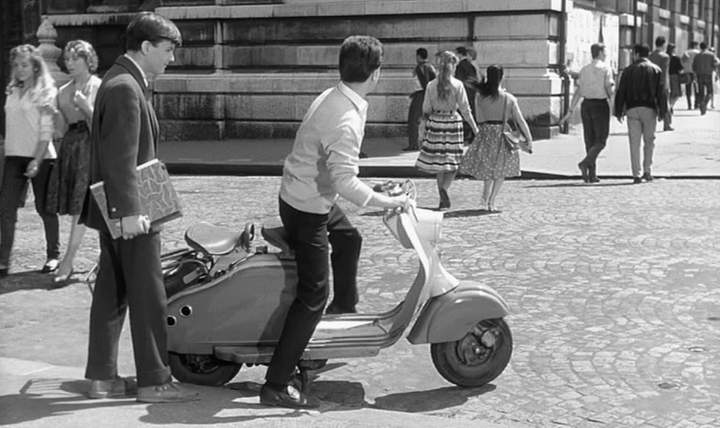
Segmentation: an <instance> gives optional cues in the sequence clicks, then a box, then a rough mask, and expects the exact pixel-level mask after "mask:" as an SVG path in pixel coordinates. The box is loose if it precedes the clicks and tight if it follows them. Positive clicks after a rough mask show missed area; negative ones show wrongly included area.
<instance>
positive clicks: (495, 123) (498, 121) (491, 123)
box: [480, 120, 503, 125]
mask: <svg viewBox="0 0 720 428" xmlns="http://www.w3.org/2000/svg"><path fill="white" fill-rule="evenodd" d="M483 124H484V125H502V124H503V121H502V120H486V121H485V122H482V123H480V125H483Z"/></svg>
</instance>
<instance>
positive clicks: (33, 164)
mask: <svg viewBox="0 0 720 428" xmlns="http://www.w3.org/2000/svg"><path fill="white" fill-rule="evenodd" d="M39 170H40V162H38V161H36V160H35V159H33V160H31V161H30V162H28V164H27V167H26V168H25V177H27V178H33V177H35V176H36V175H37V173H38V171H39Z"/></svg>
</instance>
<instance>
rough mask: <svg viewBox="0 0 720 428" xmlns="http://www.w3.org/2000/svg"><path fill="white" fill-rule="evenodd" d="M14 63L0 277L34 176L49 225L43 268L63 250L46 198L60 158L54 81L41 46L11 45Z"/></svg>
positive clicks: (51, 266) (0, 215)
mask: <svg viewBox="0 0 720 428" xmlns="http://www.w3.org/2000/svg"><path fill="white" fill-rule="evenodd" d="M10 65H11V67H12V72H11V78H10V83H9V84H8V85H7V89H6V94H7V98H6V100H5V166H4V168H3V177H2V187H0V277H3V276H6V275H7V274H8V271H9V269H10V253H11V251H12V246H13V242H14V240H15V223H16V222H17V210H18V208H19V207H21V206H23V204H24V202H25V201H24V198H25V194H26V189H27V187H26V186H27V182H28V179H30V181H31V183H32V187H33V194H34V196H35V210H36V211H37V213H38V214H39V215H40V217H41V218H42V222H43V227H44V229H45V241H46V256H47V259H46V261H45V265H44V266H43V268H42V270H41V271H42V272H44V273H49V272H53V271H54V270H55V269H57V266H58V257H59V255H60V244H59V236H58V235H59V229H58V217H57V215H56V214H51V213H49V212H48V210H47V208H46V206H45V197H46V191H47V187H48V181H49V178H50V170H51V169H52V166H53V163H54V161H55V158H56V154H55V147H54V146H53V143H52V136H53V118H52V114H50V113H49V111H48V108H51V107H49V106H52V105H53V103H54V102H55V94H56V93H57V89H55V82H54V81H53V78H52V76H50V73H49V72H48V69H47V66H46V65H45V62H44V61H43V59H42V56H41V55H40V51H39V50H38V49H37V48H36V47H35V46H32V45H20V46H16V47H14V48H12V49H11V50H10Z"/></svg>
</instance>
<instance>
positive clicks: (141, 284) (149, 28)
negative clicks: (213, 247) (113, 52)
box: [80, 12, 197, 403]
mask: <svg viewBox="0 0 720 428" xmlns="http://www.w3.org/2000/svg"><path fill="white" fill-rule="evenodd" d="M181 42H182V39H181V36H180V31H179V30H178V29H177V27H176V26H175V24H173V23H172V22H171V21H170V20H168V19H166V18H164V17H162V16H160V15H157V14H154V13H151V12H145V13H141V14H139V15H138V16H136V17H135V18H134V19H133V20H132V21H131V22H130V24H129V25H128V27H127V30H126V53H125V54H124V55H121V56H120V57H118V58H117V60H115V64H114V65H113V66H112V67H111V68H110V69H109V70H108V71H107V73H106V74H105V76H104V79H103V82H102V85H101V86H100V89H99V90H98V93H97V97H96V100H95V112H94V115H93V123H92V131H91V136H90V140H91V160H90V183H97V182H99V181H103V182H104V186H105V192H106V194H107V205H108V206H107V210H108V213H109V216H110V217H111V218H117V219H120V222H121V223H120V224H121V230H122V238H118V239H112V237H111V235H110V233H109V232H108V229H107V227H106V225H105V222H104V221H103V218H102V216H101V214H100V211H99V209H98V206H97V205H96V203H95V200H94V199H92V197H91V196H90V192H88V193H87V196H86V199H85V205H84V207H83V212H82V214H81V217H80V221H81V222H82V223H84V224H86V225H87V226H88V227H90V228H93V229H97V230H98V231H99V234H100V262H99V270H98V274H97V280H96V282H95V292H94V295H93V301H92V306H91V309H90V334H89V346H88V362H87V367H86V372H85V377H86V378H88V379H90V390H89V392H88V396H89V397H90V398H106V397H114V396H125V395H129V394H131V393H132V391H131V389H134V388H133V386H131V383H130V382H129V381H128V380H127V379H123V378H121V377H118V373H117V353H118V342H119V338H120V332H121V330H122V325H123V321H124V319H125V313H126V312H127V309H128V307H129V308H130V327H131V330H132V341H133V350H134V353H135V365H136V370H137V400H138V401H141V402H149V403H165V402H178V401H188V400H192V399H195V398H196V396H197V394H195V393H191V392H188V391H186V390H183V389H181V388H180V387H178V386H177V385H176V384H174V383H173V382H172V377H171V375H170V369H169V367H168V361H167V360H168V357H167V343H166V342H167V326H166V324H165V322H166V313H167V309H166V303H167V296H166V294H165V289H164V286H163V279H162V269H161V265H160V235H159V231H157V230H153V229H151V227H150V221H149V219H148V217H147V216H146V215H145V213H143V212H142V209H141V206H140V198H139V195H138V176H137V169H136V167H137V166H138V165H140V164H143V163H145V162H147V161H150V160H152V159H154V158H156V157H157V143H158V137H159V127H158V121H157V117H156V116H155V112H154V110H153V108H152V105H151V104H150V97H151V94H152V92H151V90H150V89H149V87H148V80H152V79H154V78H155V76H157V75H159V74H162V73H163V72H164V71H165V67H166V66H167V65H168V63H170V62H171V61H173V60H174V50H175V46H176V45H179V44H180V43H181Z"/></svg>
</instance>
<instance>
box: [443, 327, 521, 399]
mask: <svg viewBox="0 0 720 428" xmlns="http://www.w3.org/2000/svg"><path fill="white" fill-rule="evenodd" d="M512 347H513V343H512V334H511V333H510V327H508V325H507V323H506V322H505V321H504V320H503V319H501V318H497V319H490V320H483V321H480V322H479V323H477V324H476V325H475V327H474V328H473V329H472V330H471V331H469V332H468V333H467V334H466V335H465V336H464V337H463V338H462V339H460V340H456V341H454V342H444V343H433V344H432V345H431V346H430V354H431V355H432V361H433V364H434V365H435V368H436V369H437V371H438V372H439V373H440V375H441V376H442V377H444V378H445V379H446V380H448V381H450V382H452V383H454V384H455V385H458V386H464V387H477V386H482V385H485V384H486V383H488V382H490V381H492V380H493V379H495V378H496V377H498V376H499V375H500V373H502V372H503V370H505V367H506V366H507V364H508V362H509V361H510V355H511V354H512Z"/></svg>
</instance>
